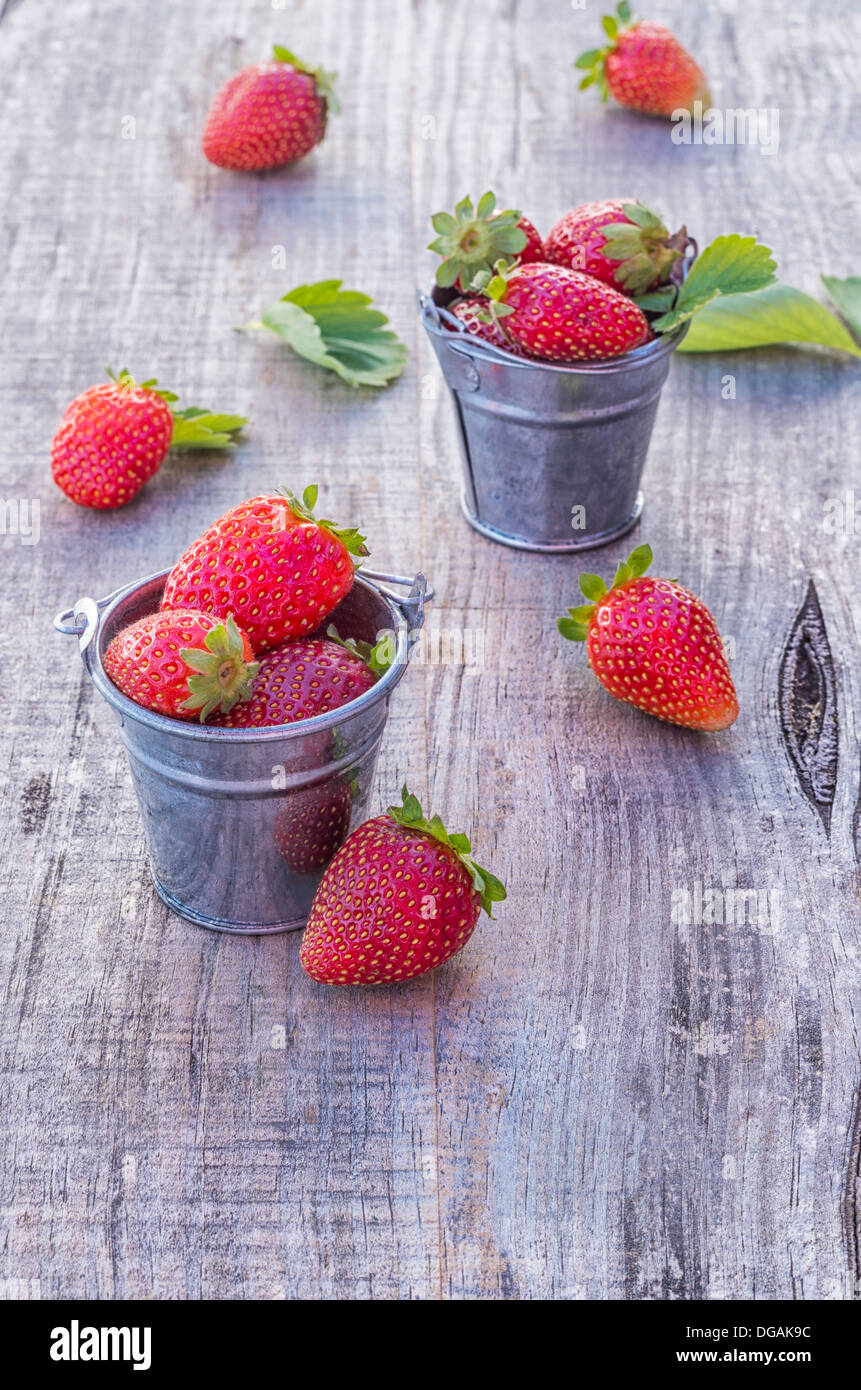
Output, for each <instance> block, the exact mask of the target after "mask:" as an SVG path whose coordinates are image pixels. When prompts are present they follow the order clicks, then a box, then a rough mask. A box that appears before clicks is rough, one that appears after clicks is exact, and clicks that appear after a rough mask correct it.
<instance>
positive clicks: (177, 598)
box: [162, 486, 368, 653]
mask: <svg viewBox="0 0 861 1390" xmlns="http://www.w3.org/2000/svg"><path fill="white" fill-rule="evenodd" d="M316 500H317V489H316V487H313V486H312V487H308V488H306V489H305V492H304V493H303V496H302V500H301V501H300V500H299V498H298V497H295V496H294V495H293V493H292V492H289V491H287V490H285V491H284V492H279V493H274V494H268V495H265V496H261V497H252V498H250V500H249V501H247V502H241V503H240V504H239V506H238V507H233V508H231V510H230V511H229V512H225V514H224V516H222V517H220V518H219V519H218V521H216V522H214V523H213V525H212V526H210V527H208V529H207V530H206V531H204V533H203V535H202V536H201V537H200V538H199V539H198V540H196V541H195V542H194V543H193V544H192V545H191V546H189V548H188V550H187V551H186V552H185V554H184V555H183V556H182V557H181V558H180V559H179V560H178V561H177V563H176V564H175V565H174V567H173V569H172V570H171V572H170V574H169V575H168V577H167V583H166V584H165V589H164V597H163V598H162V608H199V609H202V610H203V611H204V612H205V613H214V614H215V615H216V616H217V617H222V618H223V617H226V615H227V614H228V613H234V614H235V615H236V617H237V619H238V621H239V622H240V623H241V624H242V626H243V627H244V628H245V630H246V631H247V632H248V634H249V635H250V637H251V640H252V642H253V643H254V649H255V651H256V652H258V653H260V652H264V651H268V650H269V649H270V648H272V647H277V646H280V644H281V643H282V642H284V641H286V639H287V638H288V637H301V636H304V635H305V634H306V633H309V632H313V630H314V629H315V628H316V627H319V626H320V624H321V623H322V622H323V621H324V620H325V619H326V618H327V617H328V615H329V614H330V613H331V612H332V610H333V609H335V608H337V606H338V604H339V603H340V602H341V600H342V599H343V598H345V597H346V595H347V594H348V593H349V592H350V589H351V588H352V585H353V577H354V573H355V567H354V562H353V557H354V556H358V555H367V553H368V552H367V548H366V546H365V543H364V537H363V536H360V535H359V533H358V531H357V530H356V528H355V527H352V526H351V527H339V526H337V525H336V524H335V522H333V521H317V520H316V518H315V517H314V512H313V508H314V505H315V503H316Z"/></svg>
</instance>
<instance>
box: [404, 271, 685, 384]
mask: <svg viewBox="0 0 861 1390" xmlns="http://www.w3.org/2000/svg"><path fill="white" fill-rule="evenodd" d="M418 301H419V310H420V317H421V321H422V324H423V325H424V328H425V331H426V332H427V333H428V334H430V335H431V336H433V337H435V338H439V339H440V340H441V341H442V342H445V343H447V344H448V345H449V347H451V348H452V349H453V350H454V351H456V352H462V353H463V355H464V356H467V357H473V356H475V357H476V358H478V360H479V361H482V360H483V361H485V362H499V363H504V364H505V366H507V367H516V368H518V369H520V370H525V371H539V372H552V373H554V374H555V375H563V376H594V375H601V374H602V373H603V374H613V373H621V372H626V371H633V370H635V369H636V368H637V367H645V366H649V365H651V364H652V363H653V362H658V361H660V360H661V358H663V357H666V356H668V355H669V354H670V353H671V352H674V351H675V349H676V348H677V347H678V345H679V343H680V342H681V341H682V339H683V338H684V336H685V334H686V333H687V331H688V329H689V327H690V321H689V320H686V321H685V322H684V323H682V324H679V326H678V328H674V329H673V331H672V332H671V333H661V334H660V335H659V336H658V337H656V338H654V339H653V340H652V342H650V343H643V345H642V346H641V347H638V348H633V349H632V350H631V351H630V352H624V353H622V354H621V355H620V356H619V357H603V358H601V359H599V360H597V361H595V362H576V363H573V362H572V363H566V362H541V361H538V360H534V359H532V358H524V357H515V356H514V354H513V353H510V352H506V351H505V350H504V348H497V347H494V346H493V344H492V343H486V342H485V341H484V340H483V339H482V338H476V336H475V335H474V334H472V333H468V332H467V331H466V329H465V328H464V326H463V324H462V323H460V321H459V320H458V319H455V318H454V317H453V316H452V315H447V314H446V310H445V308H443V307H442V306H441V305H439V304H437V303H436V301H435V300H434V298H433V291H431V293H430V294H424V293H422V292H421V291H419V294H418ZM442 315H446V317H447V318H450V319H451V322H452V324H456V325H457V327H456V328H448V327H446V325H445V322H444V321H443V318H442Z"/></svg>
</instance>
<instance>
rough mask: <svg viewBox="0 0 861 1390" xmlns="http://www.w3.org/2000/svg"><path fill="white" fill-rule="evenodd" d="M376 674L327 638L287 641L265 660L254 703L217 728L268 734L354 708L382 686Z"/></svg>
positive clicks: (218, 720) (221, 717)
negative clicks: (267, 731) (367, 693)
mask: <svg viewBox="0 0 861 1390" xmlns="http://www.w3.org/2000/svg"><path fill="white" fill-rule="evenodd" d="M376 679H377V677H376V675H375V674H374V672H373V671H372V670H371V668H370V667H369V666H368V665H367V663H366V662H365V661H363V659H362V658H361V656H359V655H358V654H357V653H355V652H352V651H350V650H349V649H348V648H346V647H344V646H343V645H342V644H341V643H339V642H333V641H331V640H330V639H329V638H326V637H300V638H294V639H293V640H292V641H290V642H284V643H283V644H282V645H281V646H280V647H275V648H274V650H273V651H270V652H266V653H265V655H264V656H262V657H261V659H260V670H259V672H258V674H257V679H256V680H255V682H254V691H253V693H252V695H251V698H250V699H249V700H246V701H244V702H243V703H242V704H241V705H235V706H234V707H233V709H231V710H229V711H228V712H227V713H226V714H217V715H215V716H214V717H213V719H212V723H213V724H219V725H221V726H222V727H223V728H227V729H265V728H268V727H270V726H271V725H274V724H295V723H296V722H297V721H298V720H300V719H313V718H315V716H316V715H318V714H327V713H328V711H329V710H332V709H339V708H340V706H341V705H346V704H349V703H350V701H351V700H356V699H358V697H359V696H360V695H364V693H365V691H366V690H370V689H371V686H372V685H375V684H376Z"/></svg>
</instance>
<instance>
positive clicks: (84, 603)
mask: <svg viewBox="0 0 861 1390" xmlns="http://www.w3.org/2000/svg"><path fill="white" fill-rule="evenodd" d="M144 582H145V581H144ZM140 583H141V581H140V580H139V579H136V580H134V581H133V582H132V583H131V584H123V585H122V586H121V587H120V588H119V589H114V592H113V593H112V594H108V595H107V596H106V597H105V598H100V599H93V598H79V599H78V602H77V603H76V604H75V606H74V608H67V609H66V610H65V612H63V613H58V614H57V616H56V618H55V619H54V628H55V630H56V631H57V632H61V633H62V634H63V636H64V637H77V639H78V646H79V647H80V649H81V654H82V655H83V653H84V652H85V651H86V650H87V648H88V647H89V645H90V643H91V642H92V640H93V638H94V637H95V635H96V633H97V632H98V630H99V622H100V621H101V614H102V609H103V608H107V607H108V605H109V604H111V603H113V602H114V601H115V600H116V599H118V598H121V597H122V596H123V594H127V593H130V592H131V590H132V589H137V588H138V587H139V586H140Z"/></svg>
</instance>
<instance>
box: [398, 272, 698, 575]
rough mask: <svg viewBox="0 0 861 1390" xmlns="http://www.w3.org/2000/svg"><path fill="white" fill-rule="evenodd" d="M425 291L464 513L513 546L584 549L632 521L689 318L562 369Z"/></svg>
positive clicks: (422, 298) (423, 302) (477, 527)
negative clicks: (507, 348) (612, 354)
mask: <svg viewBox="0 0 861 1390" xmlns="http://www.w3.org/2000/svg"><path fill="white" fill-rule="evenodd" d="M446 294H448V296H449V298H450V294H451V292H450V291H449V292H445V291H444V292H442V293H440V292H439V291H436V290H435V291H434V297H429V296H426V295H421V296H420V298H419V302H420V306H421V317H422V323H423V324H424V326H425V328H426V330H427V332H428V335H429V337H430V340H431V342H432V343H433V347H434V351H435V352H436V355H437V357H438V359H439V364H440V366H441V367H442V372H443V376H444V377H445V380H446V383H447V385H448V388H449V391H450V393H451V398H452V403H453V405H454V411H455V418H456V420H457V432H458V437H459V439H460V448H461V456H462V459H463V469H464V490H463V495H462V505H463V510H464V512H465V513H466V518H467V521H468V522H469V524H470V525H471V526H473V527H474V528H475V530H476V531H480V532H481V534H482V535H483V536H487V537H488V538H489V539H490V540H493V541H499V542H500V543H501V544H502V545H511V546H515V547H516V548H517V549H519V550H549V551H568V550H590V549H592V548H593V547H594V546H598V545H607V544H608V542H610V541H613V540H615V539H616V538H617V537H618V536H623V535H624V534H625V532H626V531H630V529H631V527H632V526H633V525H634V524H635V523H636V521H637V518H638V517H639V515H640V512H641V511H642V509H643V494H642V492H641V491H640V477H641V474H642V471H643V464H644V463H645V461H646V454H647V452H648V449H649V440H650V439H651V436H652V426H653V425H654V423H655V415H656V413H657V409H658V400H659V397H660V394H661V388H662V387H663V384H664V382H665V381H666V378H667V372H668V371H669V367H670V354H671V353H672V351H673V349H674V348H676V347H678V345H679V343H680V342H681V340H682V338H683V337H684V336H685V333H686V332H687V324H684V325H683V326H682V327H681V328H678V329H676V331H675V332H674V333H668V334H667V335H666V336H665V337H659V338H657V339H655V341H654V342H651V343H646V344H645V345H644V346H643V347H640V348H635V349H634V351H633V352H628V353H626V354H625V355H624V357H619V358H615V359H609V360H608V361H605V362H582V363H580V364H579V365H578V366H572V367H562V366H556V365H554V364H552V363H549V362H530V361H527V360H524V359H522V358H518V357H513V356H511V355H510V354H509V353H506V352H503V351H501V350H500V349H498V348H495V347H493V346H492V345H491V344H490V343H485V342H483V341H482V340H481V339H480V338H476V337H475V336H474V335H472V334H469V333H467V332H466V330H465V329H464V326H463V324H462V323H460V321H459V320H458V319H456V318H454V317H453V315H451V314H448V313H447V312H446V310H445V308H444V307H443V300H444V299H445V297H446Z"/></svg>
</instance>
